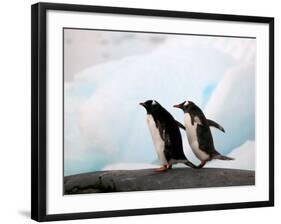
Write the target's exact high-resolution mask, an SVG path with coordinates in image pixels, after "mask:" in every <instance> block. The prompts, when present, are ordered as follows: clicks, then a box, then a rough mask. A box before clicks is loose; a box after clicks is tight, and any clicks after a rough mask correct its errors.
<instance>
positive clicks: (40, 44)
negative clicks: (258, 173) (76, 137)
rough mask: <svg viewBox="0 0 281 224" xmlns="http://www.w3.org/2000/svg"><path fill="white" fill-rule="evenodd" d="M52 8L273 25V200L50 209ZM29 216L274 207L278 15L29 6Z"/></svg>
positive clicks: (41, 218) (38, 218)
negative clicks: (55, 211)
mask: <svg viewBox="0 0 281 224" xmlns="http://www.w3.org/2000/svg"><path fill="white" fill-rule="evenodd" d="M48 10H63V11H75V12H88V13H91V12H99V13H111V14H124V15H140V16H154V17H155V16H156V17H157V16H158V17H159V16H161V17H169V18H192V19H205V20H221V21H230V22H231V21H235V22H254V23H263V24H268V25H269V150H270V151H269V183H268V184H269V200H267V201H256V202H243V203H227V204H211V205H196V206H178V207H161V208H145V209H130V210H114V211H101V212H85V213H69V214H52V215H48V214H47V213H46V144H47V141H46V133H47V132H46V127H47V114H46V110H47V105H46V96H47V92H46V91H47V88H46V35H47V33H46V13H47V11H48ZM31 27H32V30H31V41H32V45H31V59H32V60H31V61H32V64H31V96H32V99H31V102H32V104H31V111H32V113H31V121H32V123H31V127H32V133H31V135H32V140H31V143H32V144H31V151H32V153H31V161H32V164H31V175H32V180H31V218H32V219H34V220H36V221H55V220H71V219H72V220H73V219H86V218H101V217H116V216H132V215H147V214H161V213H178V212H192V211H206V210H222V209H238V208H254V207H267V206H274V18H271V17H256V16H241V15H224V14H211V13H195V12H183V11H164V10H151V9H138V8H119V7H103V6H89V5H73V4H54V3H37V4H34V5H32V10H31Z"/></svg>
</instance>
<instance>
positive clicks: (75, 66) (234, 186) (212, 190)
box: [31, 3, 274, 221]
mask: <svg viewBox="0 0 281 224" xmlns="http://www.w3.org/2000/svg"><path fill="white" fill-rule="evenodd" d="M31 51H32V208H31V210H32V212H31V216H32V219H34V220H37V221H53V220H68V219H83V218H98V217H114V216H131V215H145V214H160V213H176V212H190V211H205V210H219V209H234V208H251V207H264V206H273V205H274V151H273V150H274V19H273V18H270V17H256V16H241V15H223V14H209V13H195V12H182V11H163V10H152V9H136V8H116V7H103V6H87V5H68V4H53V3H38V4H35V5H32V49H31Z"/></svg>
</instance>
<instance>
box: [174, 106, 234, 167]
mask: <svg viewBox="0 0 281 224" xmlns="http://www.w3.org/2000/svg"><path fill="white" fill-rule="evenodd" d="M174 107H176V108H180V109H182V110H183V111H184V124H185V128H186V135H187V139H188V143H189V145H190V147H191V149H192V151H193V153H194V154H195V155H196V157H197V158H198V159H199V160H200V161H201V164H200V165H199V166H197V167H196V168H202V167H203V166H204V165H205V164H206V162H207V161H210V160H212V159H220V160H233V158H230V157H227V156H223V155H221V154H220V153H219V152H218V151H216V149H215V146H214V141H213V137H212V133H211V130H210V127H209V125H210V124H209V120H207V119H206V117H205V115H204V113H203V112H202V110H201V109H200V108H199V107H198V106H197V105H195V103H193V102H191V101H184V102H183V103H181V104H178V105H174Z"/></svg>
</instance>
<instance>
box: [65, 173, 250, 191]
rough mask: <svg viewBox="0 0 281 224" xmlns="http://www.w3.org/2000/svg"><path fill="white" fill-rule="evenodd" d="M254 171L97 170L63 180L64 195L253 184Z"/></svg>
mask: <svg viewBox="0 0 281 224" xmlns="http://www.w3.org/2000/svg"><path fill="white" fill-rule="evenodd" d="M254 184H255V172H254V171H249V170H237V169H221V168H203V169H199V170H198V169H190V168H177V169H171V170H169V171H167V172H164V173H157V172H155V170H154V169H143V170H114V171H97V172H92V173H85V174H77V175H72V176H66V177H64V193H65V194H83V193H105V192H125V191H147V190H167V189H183V188H204V187H225V186H241V185H243V186H244V185H254Z"/></svg>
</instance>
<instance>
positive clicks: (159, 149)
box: [147, 114, 168, 165]
mask: <svg viewBox="0 0 281 224" xmlns="http://www.w3.org/2000/svg"><path fill="white" fill-rule="evenodd" d="M147 124H148V127H149V130H150V133H151V136H152V141H153V144H154V146H155V149H156V153H157V156H158V158H159V160H160V162H161V164H162V165H165V164H167V163H168V162H167V160H166V157H165V155H164V146H165V143H164V141H163V140H162V138H161V136H160V133H159V130H158V128H157V127H156V124H155V121H154V119H153V117H152V115H150V114H148V115H147Z"/></svg>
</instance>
